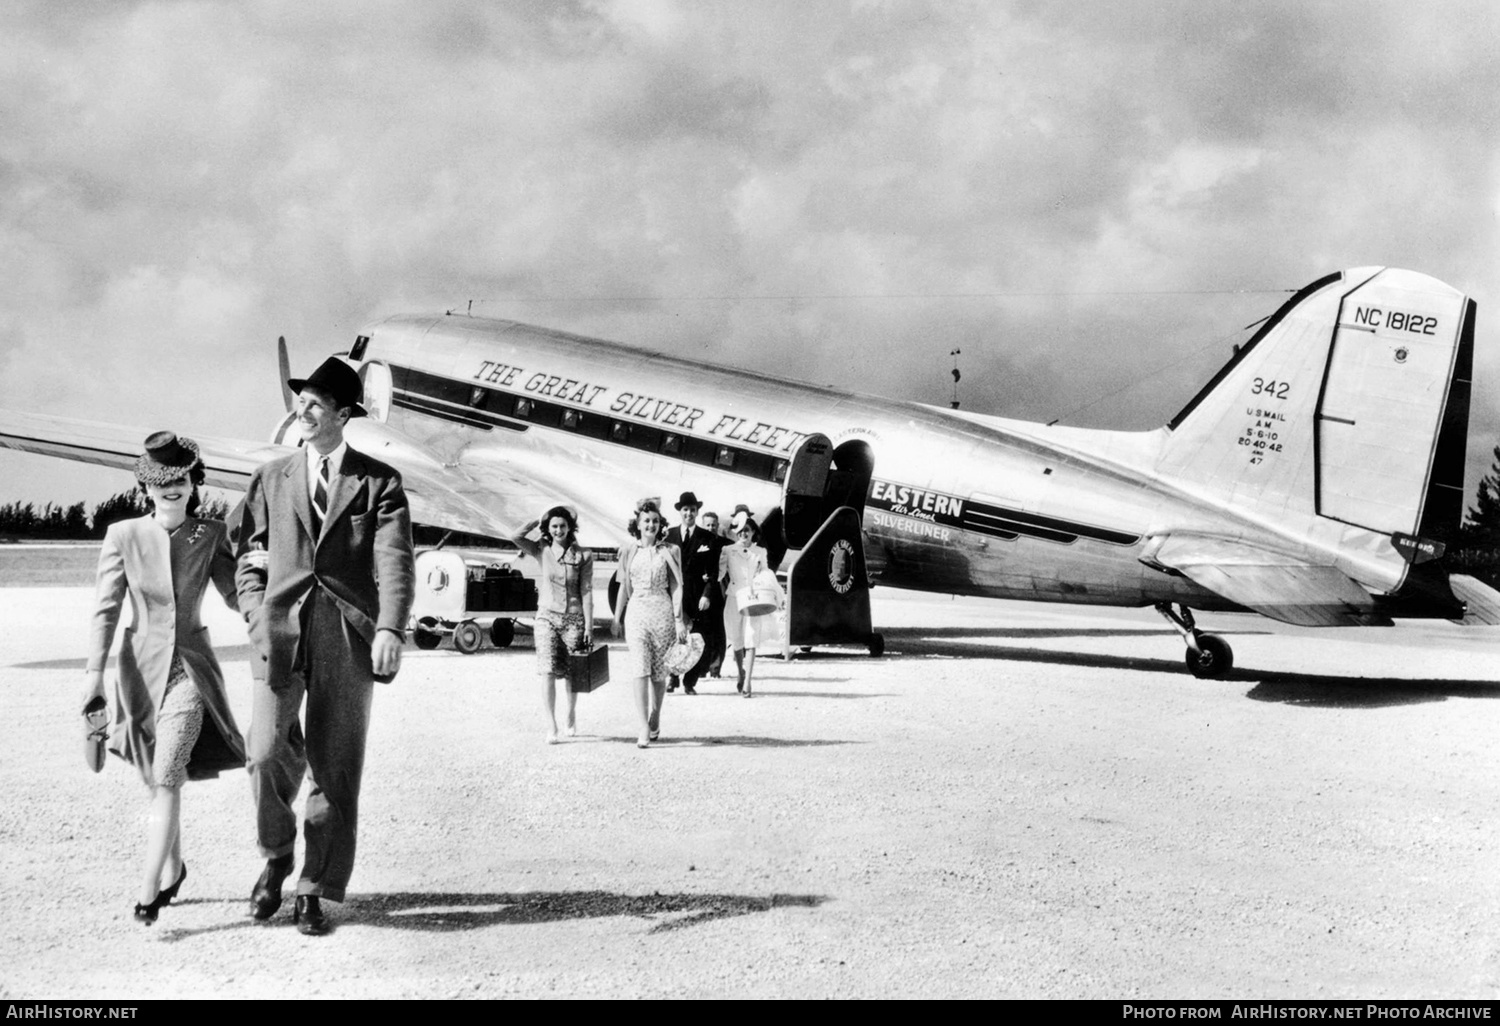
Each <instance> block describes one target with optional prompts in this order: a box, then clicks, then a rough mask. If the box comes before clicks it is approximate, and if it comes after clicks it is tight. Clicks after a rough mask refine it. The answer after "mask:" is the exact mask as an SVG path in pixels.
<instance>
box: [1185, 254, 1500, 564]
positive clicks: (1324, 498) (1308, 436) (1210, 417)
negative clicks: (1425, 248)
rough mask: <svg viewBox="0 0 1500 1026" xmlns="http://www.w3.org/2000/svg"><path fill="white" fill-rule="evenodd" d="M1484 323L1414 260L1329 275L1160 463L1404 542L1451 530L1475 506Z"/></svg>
mask: <svg viewBox="0 0 1500 1026" xmlns="http://www.w3.org/2000/svg"><path fill="white" fill-rule="evenodd" d="M1473 321H1474V303H1473V301H1472V300H1470V299H1468V298H1467V297H1466V296H1464V295H1463V294H1462V293H1460V292H1458V291H1457V290H1456V289H1453V288H1451V287H1449V286H1447V285H1444V284H1443V283H1442V282H1439V281H1437V280H1436V279H1433V278H1430V277H1428V276H1426V275H1423V274H1418V273H1415V272H1413V271H1402V270H1396V269H1389V268H1359V269H1357V270H1352V271H1346V272H1344V273H1342V274H1332V275H1329V276H1328V277H1325V278H1320V279H1319V280H1318V281H1315V282H1313V283H1312V284H1311V285H1308V286H1307V287H1306V288H1304V289H1302V290H1301V291H1300V292H1298V293H1297V294H1296V295H1295V296H1293V297H1292V298H1291V299H1290V300H1289V301H1288V302H1287V303H1286V304H1285V305H1284V306H1282V307H1281V309H1279V310H1278V311H1276V313H1275V314H1274V315H1273V316H1272V317H1271V318H1270V319H1269V320H1268V321H1267V322H1266V323H1265V325H1263V326H1262V327H1261V329H1260V330H1259V331H1258V332H1257V333H1256V335H1255V337H1254V338H1252V339H1251V340H1250V341H1249V342H1248V343H1247V344H1246V345H1244V346H1243V347H1242V348H1241V349H1240V350H1239V351H1238V352H1237V353H1236V354H1235V357H1234V359H1233V360H1231V361H1230V362H1229V364H1228V365H1227V366H1225V367H1224V369H1223V370H1221V371H1220V372H1219V374H1218V375H1217V376H1215V378H1214V379H1213V380H1212V381H1211V382H1209V384H1208V385H1207V386H1206V387H1205V388H1204V389H1203V390H1202V391H1201V392H1200V393H1199V394H1198V395H1197V396H1196V397H1195V398H1194V399H1193V401H1192V402H1191V403H1189V404H1188V405H1187V407H1186V408H1185V409H1184V410H1183V411H1182V412H1181V413H1180V414H1178V415H1177V417H1175V418H1174V419H1173V420H1172V422H1171V423H1170V424H1169V425H1168V427H1169V429H1170V430H1171V437H1170V438H1169V439H1168V441H1167V443H1166V445H1165V447H1164V449H1163V452H1162V456H1161V460H1160V463H1159V464H1158V469H1159V470H1160V471H1161V472H1162V473H1163V474H1166V475H1170V476H1172V477H1175V478H1178V479H1180V480H1183V481H1184V482H1187V483H1189V484H1191V485H1192V486H1193V487H1194V488H1195V490H1198V491H1200V492H1204V493H1206V494H1208V495H1210V496H1213V497H1216V498H1219V499H1222V500H1223V501H1225V502H1227V503H1230V504H1233V505H1238V506H1243V507H1250V508H1255V509H1258V510H1259V511H1261V512H1262V513H1266V514H1271V515H1275V514H1277V513H1288V514H1292V513H1296V514H1304V515H1312V516H1317V517H1322V518H1326V519H1328V520H1333V521H1338V522H1341V523H1343V524H1346V525H1349V526H1351V527H1354V528H1358V529H1363V530H1366V531H1370V532H1373V533H1376V534H1380V535H1386V536H1391V537H1392V538H1393V541H1394V544H1396V545H1397V547H1398V549H1399V547H1400V546H1401V544H1402V541H1401V539H1402V538H1403V537H1405V538H1408V539H1410V538H1411V537H1412V536H1416V537H1417V538H1420V539H1442V538H1446V537H1447V536H1448V535H1449V533H1450V532H1451V530H1452V529H1454V528H1456V527H1457V524H1458V521H1459V518H1460V517H1461V515H1462V511H1463V492H1462V488H1463V470H1464V455H1465V451H1464V450H1465V445H1466V435H1467V431H1468V410H1469V377H1470V374H1471V368H1472V360H1473V337H1474V336H1473ZM1412 544H1417V543H1416V542H1412ZM1407 558H1408V559H1409V561H1411V562H1420V561H1421V553H1420V552H1418V553H1415V554H1414V555H1412V556H1408V557H1407Z"/></svg>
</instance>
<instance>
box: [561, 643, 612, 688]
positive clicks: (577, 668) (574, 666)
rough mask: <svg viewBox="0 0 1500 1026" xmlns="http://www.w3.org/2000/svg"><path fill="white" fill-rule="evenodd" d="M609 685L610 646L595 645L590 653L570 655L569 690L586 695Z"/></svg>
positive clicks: (573, 653) (571, 653)
mask: <svg viewBox="0 0 1500 1026" xmlns="http://www.w3.org/2000/svg"><path fill="white" fill-rule="evenodd" d="M608 683H609V646H608V645H595V646H594V647H593V648H592V649H590V650H589V651H588V652H569V653H568V690H569V691H572V692H574V693H575V694H586V693H587V692H590V691H593V690H594V689H595V688H597V687H599V686H601V685H603V684H608Z"/></svg>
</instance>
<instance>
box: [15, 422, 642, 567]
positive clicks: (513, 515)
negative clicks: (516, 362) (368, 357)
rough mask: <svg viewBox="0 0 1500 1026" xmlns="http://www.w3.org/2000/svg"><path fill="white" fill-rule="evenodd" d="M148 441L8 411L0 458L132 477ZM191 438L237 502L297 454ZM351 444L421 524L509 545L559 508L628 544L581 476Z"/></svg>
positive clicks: (410, 446)
mask: <svg viewBox="0 0 1500 1026" xmlns="http://www.w3.org/2000/svg"><path fill="white" fill-rule="evenodd" d="M150 433H151V431H150V429H147V428H142V427H138V426H130V425H119V424H106V423H102V422H99V421H88V420H75V419H72V418H69V417H54V416H49V415H46V414H40V413H18V412H15V411H11V410H0V448H7V449H15V450H17V451H20V452H29V453H35V454H37V455H40V456H53V457H58V458H61V459H67V460H75V461H78V462H82V463H94V464H97V465H99V466H104V467H115V468H118V469H120V470H127V471H129V470H133V469H134V467H135V461H136V458H137V457H138V456H139V455H140V454H141V452H142V440H143V439H145V437H146V436H147V435H148V434H150ZM189 437H191V438H192V439H193V441H195V442H197V443H198V446H199V449H200V451H201V452H202V455H203V465H204V469H205V470H206V471H207V475H206V476H207V482H208V484H210V485H212V486H213V487H215V488H225V489H229V490H231V491H237V492H243V491H244V490H245V487H246V486H247V485H248V484H249V483H250V475H251V474H253V473H254V472H255V468H256V467H258V466H260V465H261V464H262V463H266V462H268V461H270V460H273V459H276V458H277V457H278V456H284V455H286V454H287V453H290V452H293V451H295V450H294V448H293V447H291V446H286V445H276V444H273V443H271V442H252V441H245V440H242V439H230V438H217V437H209V436H206V435H200V434H197V433H193V434H192V435H190V436H189ZM348 437H349V440H350V443H351V444H352V445H353V446H354V447H355V448H356V449H359V450H360V451H362V452H365V453H367V454H368V455H371V456H374V457H375V458H376V459H379V460H384V461H385V462H386V463H389V464H390V465H391V466H393V467H395V468H396V469H397V470H399V471H401V476H402V479H403V481H404V482H405V485H406V492H407V498H408V499H409V501H410V502H411V510H412V519H413V520H414V521H415V522H416V523H420V524H430V525H432V526H435V527H443V528H448V529H450V530H455V531H464V532H468V533H470V534H481V535H489V536H490V537H496V538H509V537H511V536H512V535H514V534H515V533H516V532H517V531H518V530H519V529H520V528H521V527H522V526H523V525H524V524H526V522H527V521H529V520H534V519H536V518H537V517H539V516H541V514H542V512H543V511H544V510H546V509H547V508H548V507H549V506H555V505H559V504H561V505H567V506H572V507H574V508H575V509H577V510H578V513H579V515H580V517H582V518H583V519H585V520H586V521H587V522H588V524H589V528H588V531H587V536H588V541H589V543H590V544H598V543H599V542H600V541H603V542H604V543H605V544H613V545H619V544H622V543H623V542H624V540H625V538H626V534H625V530H624V525H623V524H620V523H618V521H619V520H620V516H619V507H618V506H617V505H615V504H605V503H600V502H596V501H595V500H594V498H593V496H594V495H596V494H597V493H595V492H585V491H584V489H583V488H582V487H581V486H580V484H579V481H578V477H579V475H578V474H576V473H569V470H570V469H571V468H568V467H565V466H559V465H557V464H556V462H555V461H553V463H552V464H551V465H549V464H547V463H545V462H543V463H540V464H537V465H527V466H526V467H525V468H524V472H522V471H521V470H520V469H519V468H516V467H507V466H505V465H503V464H497V463H496V462H495V461H487V462H485V463H484V464H482V465H472V464H466V463H465V462H463V461H462V460H459V461H456V462H451V463H445V462H443V461H442V460H440V459H438V458H437V456H435V455H434V454H433V453H432V452H431V451H430V450H428V449H426V448H425V447H423V446H421V445H420V444H418V443H416V442H414V441H413V440H411V439H409V438H407V437H406V436H404V435H402V434H401V433H400V432H397V431H393V430H391V429H390V428H388V427H386V426H385V425H383V424H379V423H376V422H374V421H370V420H364V419H361V420H357V421H354V422H352V423H351V424H350V426H349V431H348Z"/></svg>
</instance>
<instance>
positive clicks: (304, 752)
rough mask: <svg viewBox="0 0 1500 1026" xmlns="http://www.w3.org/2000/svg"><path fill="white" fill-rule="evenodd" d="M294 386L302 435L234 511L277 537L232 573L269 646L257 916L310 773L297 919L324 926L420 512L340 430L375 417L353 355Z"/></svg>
mask: <svg viewBox="0 0 1500 1026" xmlns="http://www.w3.org/2000/svg"><path fill="white" fill-rule="evenodd" d="M287 384H288V386H290V388H291V390H292V391H293V392H295V393H297V427H298V429H299V431H300V433H301V436H302V441H303V443H304V447H303V448H302V449H301V450H299V451H298V452H295V453H293V454H292V455H290V456H286V457H283V458H282V459H278V460H274V461H272V462H270V463H267V464H265V465H263V466H261V467H260V468H259V469H258V470H256V472H255V474H254V476H253V477H251V479H250V486H249V488H248V489H247V491H246V494H245V501H244V507H243V513H242V514H241V519H240V525H239V542H240V545H241V547H242V549H245V550H258V549H264V550H266V555H265V556H264V557H259V558H253V557H245V558H242V559H241V560H240V564H239V568H238V571H237V573H236V584H237V585H238V590H239V599H240V609H241V610H242V611H243V612H244V614H245V619H246V621H247V622H248V623H249V625H250V640H251V642H252V644H253V645H254V647H255V650H256V655H257V656H258V658H256V659H252V661H251V665H252V668H253V669H254V671H255V673H254V674H253V676H254V677H255V680H254V683H253V699H254V701H253V708H252V719H251V725H250V737H249V743H248V744H247V746H246V747H247V749H248V753H249V759H250V780H251V789H252V792H253V794H254V798H255V804H256V826H257V831H258V839H259V842H260V849H261V854H262V855H263V856H265V858H266V859H267V862H266V867H265V869H264V870H263V871H262V872H261V875H260V878H259V879H258V880H257V881H256V882H255V888H254V890H253V891H252V892H251V895H250V914H251V915H252V916H254V917H255V918H256V919H257V920H266V919H269V918H270V917H271V916H272V915H274V914H275V912H276V910H277V909H278V908H279V907H280V906H281V888H282V884H283V882H284V881H285V880H286V878H287V876H288V875H289V874H290V873H291V871H292V865H293V850H294V848H295V845H296V838H297V819H296V814H295V813H294V812H293V811H292V802H293V801H294V800H295V799H296V797H297V792H298V790H299V789H300V788H301V786H302V778H303V775H304V773H305V774H307V775H308V777H309V779H310V784H311V789H310V790H309V792H308V796H307V804H306V808H305V810H304V822H303V837H304V840H305V846H306V851H305V852H304V856H303V864H302V875H301V878H300V879H299V880H298V881H297V900H296V908H295V911H294V913H293V917H292V918H293V921H294V922H296V923H297V924H298V928H299V929H300V930H301V932H302V933H304V934H308V935H317V934H322V933H326V932H327V931H328V929H329V923H328V919H327V914H326V912H325V910H324V909H323V907H322V904H321V899H324V898H326V899H328V900H329V901H343V900H344V890H345V887H346V886H347V885H348V882H349V876H350V874H351V873H352V872H353V869H354V850H355V835H356V828H357V825H358V818H359V787H360V777H361V774H362V773H363V770H364V759H365V735H366V733H367V731H368V729H369V724H370V701H371V697H372V693H373V690H374V685H373V681H374V680H377V679H378V680H390V679H391V677H393V676H394V675H395V673H396V671H397V669H398V668H399V667H400V664H401V645H402V643H403V641H404V640H405V633H404V632H405V628H406V620H407V616H408V614H409V613H410V612H411V603H412V590H413V577H414V574H413V567H412V541H411V516H410V513H409V512H408V510H407V503H406V493H405V492H404V491H403V490H402V487H401V476H400V474H398V473H397V472H396V471H395V470H394V469H393V468H391V467H389V466H387V465H386V464H384V463H381V462H380V461H378V460H375V459H372V458H370V457H369V456H366V455H364V454H363V453H360V452H356V451H355V450H354V449H351V448H349V445H348V443H347V442H345V441H344V426H345V425H346V424H347V423H348V422H349V420H350V418H351V417H362V416H364V415H365V411H364V409H363V408H362V407H361V406H360V405H359V402H358V400H359V398H360V396H361V393H362V391H363V389H362V387H361V384H360V380H359V376H358V375H357V374H356V373H355V372H354V370H353V368H351V367H350V366H349V365H348V364H346V363H344V362H343V361H342V360H340V359H338V358H337V357H330V358H329V359H328V360H326V361H324V363H323V364H322V365H321V366H320V367H318V369H317V370H315V371H314V372H313V373H312V375H311V376H310V377H308V378H305V379H302V378H293V379H291V380H290V381H288V382H287ZM304 698H305V699H306V702H307V715H306V721H305V725H304V722H303V720H302V716H301V712H302V704H303V700H304ZM304 726H305V729H304Z"/></svg>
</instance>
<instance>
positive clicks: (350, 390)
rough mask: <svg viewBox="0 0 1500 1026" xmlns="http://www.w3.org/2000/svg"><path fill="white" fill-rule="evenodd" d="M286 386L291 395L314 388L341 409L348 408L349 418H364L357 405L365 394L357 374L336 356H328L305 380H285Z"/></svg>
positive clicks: (361, 409)
mask: <svg viewBox="0 0 1500 1026" xmlns="http://www.w3.org/2000/svg"><path fill="white" fill-rule="evenodd" d="M286 385H287V387H288V388H290V389H291V390H292V392H293V393H297V392H300V391H302V390H303V389H304V388H316V389H317V390H318V391H319V392H323V393H326V394H327V395H328V396H329V397H330V398H332V399H333V401H334V402H336V403H338V404H339V406H341V407H348V409H349V416H350V417H363V416H365V415H366V414H365V408H364V407H363V406H361V405H359V400H360V398H361V397H362V396H363V395H364V394H365V387H364V385H362V384H361V383H360V380H359V374H358V373H357V372H356V371H355V370H354V368H353V367H351V366H349V365H348V364H347V363H345V362H344V361H343V360H340V359H339V358H338V357H337V356H330V357H329V358H328V359H326V360H324V361H323V362H322V363H321V364H319V365H318V369H317V370H315V371H313V372H312V374H310V375H308V376H307V377H305V378H287V379H286Z"/></svg>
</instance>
